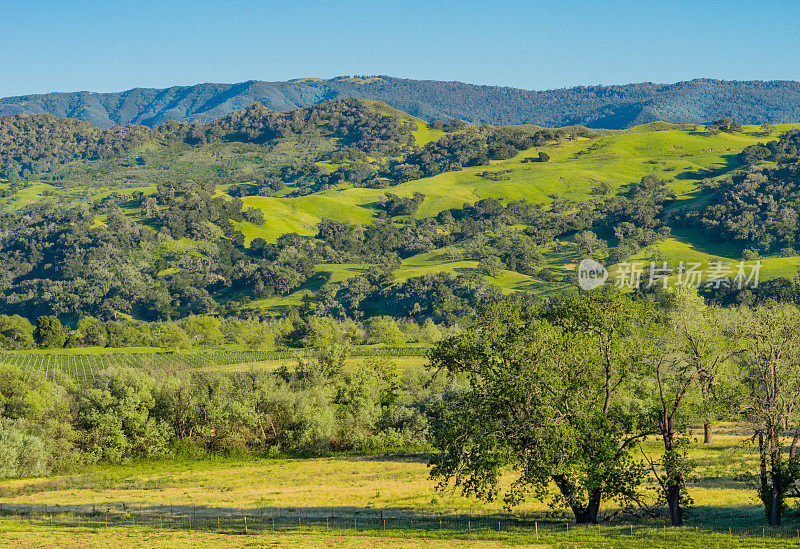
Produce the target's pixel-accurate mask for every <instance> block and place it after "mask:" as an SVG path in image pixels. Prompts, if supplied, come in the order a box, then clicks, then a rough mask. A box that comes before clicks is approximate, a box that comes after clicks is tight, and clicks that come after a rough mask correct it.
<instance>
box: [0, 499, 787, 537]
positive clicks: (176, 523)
mask: <svg viewBox="0 0 800 549" xmlns="http://www.w3.org/2000/svg"><path fill="white" fill-rule="evenodd" d="M76 507H77V508H70V507H60V506H55V507H53V506H50V507H49V508H48V506H44V505H27V506H20V507H8V506H2V505H0V520H2V521H14V522H27V523H29V524H31V525H36V526H44V527H52V528H59V529H63V528H91V529H98V528H113V527H142V528H152V529H155V530H165V531H167V530H173V531H193V530H194V531H203V532H214V533H223V534H234V533H238V534H242V533H252V534H258V533H268V532H293V531H327V530H336V531H338V532H342V531H351V532H370V533H379V532H381V531H403V532H418V533H425V532H443V533H451V534H452V533H459V534H470V533H476V534H480V533H488V532H497V533H503V532H506V533H507V532H524V533H526V534H528V535H529V536H534V537H535V538H536V539H537V540H541V541H545V542H546V541H575V542H580V541H590V540H592V539H598V540H600V539H606V540H607V539H609V537H612V538H628V539H637V540H640V541H645V540H648V539H649V540H652V541H662V540H663V541H667V542H669V541H671V540H672V541H678V540H685V539H686V537H687V536H693V535H695V536H696V535H699V534H706V535H708V534H713V535H717V536H729V537H739V538H752V539H755V538H763V539H773V540H784V541H787V542H788V541H789V540H793V541H795V542H796V543H798V544H800V528H798V526H797V525H789V526H781V527H768V526H763V527H752V526H743V527H735V526H731V527H713V526H684V527H680V528H673V527H668V526H667V525H666V524H653V523H646V524H634V523H628V524H624V523H622V524H596V525H582V526H576V525H575V524H574V523H570V522H567V521H557V520H534V519H527V518H521V517H515V516H505V515H481V516H474V515H421V514H418V515H415V514H409V513H402V512H401V513H398V512H397V511H396V510H391V511H389V510H386V511H383V510H379V509H369V510H366V511H365V510H362V511H359V512H341V511H339V510H331V511H330V512H326V511H320V510H310V511H309V510H306V509H302V508H281V509H276V508H272V507H271V508H256V509H246V510H242V509H229V508H224V509H213V508H207V507H191V506H181V507H180V508H177V509H176V508H174V507H170V506H157V507H148V508H147V509H146V510H136V509H122V510H120V509H118V508H114V509H112V508H106V507H101V506H91V505H90V506H86V505H82V506H76ZM90 507H91V509H89V508H90Z"/></svg>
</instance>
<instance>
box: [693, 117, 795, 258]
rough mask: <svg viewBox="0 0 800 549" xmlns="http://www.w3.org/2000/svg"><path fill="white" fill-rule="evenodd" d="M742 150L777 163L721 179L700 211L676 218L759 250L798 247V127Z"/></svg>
mask: <svg viewBox="0 0 800 549" xmlns="http://www.w3.org/2000/svg"><path fill="white" fill-rule="evenodd" d="M742 155H743V157H744V159H745V161H746V162H758V161H761V160H775V161H777V162H778V165H777V166H771V167H756V166H754V167H752V168H751V169H750V170H749V171H747V172H744V173H740V174H736V175H734V176H732V177H730V178H728V179H727V180H724V181H722V182H721V183H719V184H718V186H717V187H716V188H715V190H716V192H715V193H714V195H713V196H712V197H711V199H710V200H709V203H708V205H707V206H706V207H705V208H704V209H703V210H700V211H689V212H685V213H684V214H683V216H682V217H681V218H680V219H681V220H682V221H683V222H684V223H687V224H690V225H693V226H698V227H701V228H702V229H703V230H705V231H707V232H708V234H709V235H710V236H711V237H712V238H713V239H715V240H718V241H730V240H735V241H739V242H741V243H743V244H746V245H748V246H750V247H752V248H756V249H759V250H760V251H762V252H770V251H772V250H775V249H778V250H780V249H784V248H787V249H798V248H800V233H798V224H797V220H798V215H799V214H800V132H798V131H792V132H787V133H785V134H783V135H782V136H781V138H780V139H779V140H777V141H772V142H770V143H768V144H766V145H753V146H752V147H748V148H746V149H745V150H744V152H743V153H742Z"/></svg>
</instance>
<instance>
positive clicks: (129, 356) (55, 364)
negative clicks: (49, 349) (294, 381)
mask: <svg viewBox="0 0 800 549" xmlns="http://www.w3.org/2000/svg"><path fill="white" fill-rule="evenodd" d="M323 352H325V349H322V348H314V349H299V350H283V351H258V350H250V351H241V350H203V351H188V352H162V353H158V352H152V353H95V354H57V353H9V352H4V353H0V362H2V363H5V364H12V365H14V366H17V367H19V368H20V369H21V370H22V371H24V372H25V371H37V372H41V373H43V374H44V376H45V377H47V378H48V379H50V380H53V381H64V380H71V381H74V382H77V383H89V382H91V381H92V380H93V379H94V378H95V376H96V375H97V374H98V373H99V372H100V371H101V370H104V369H106V368H108V367H110V366H129V367H134V368H142V367H151V368H175V367H178V368H198V369H202V368H207V367H212V366H229V365H234V364H258V363H263V362H272V361H279V360H293V359H294V360H296V359H301V358H304V359H311V358H315V357H318V356H320V354H322V353H323ZM427 352H428V348H427V347H392V348H389V347H354V348H352V349H350V351H349V354H350V356H351V357H353V358H369V357H378V356H392V357H422V356H425V355H426V353H427Z"/></svg>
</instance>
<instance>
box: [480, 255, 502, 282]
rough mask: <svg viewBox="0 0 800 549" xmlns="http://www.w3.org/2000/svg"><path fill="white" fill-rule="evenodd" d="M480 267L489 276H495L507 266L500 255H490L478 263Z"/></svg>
mask: <svg viewBox="0 0 800 549" xmlns="http://www.w3.org/2000/svg"><path fill="white" fill-rule="evenodd" d="M478 268H479V269H480V270H481V271H482V272H483V273H484V274H486V275H487V276H491V277H492V278H494V277H496V276H497V275H499V274H500V273H501V272H503V269H505V268H506V266H505V265H504V264H503V262H502V261H501V260H500V258H499V257H497V256H494V255H490V256H486V257H484V258H483V259H481V260H480V262H479V263H478Z"/></svg>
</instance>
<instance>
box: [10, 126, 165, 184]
mask: <svg viewBox="0 0 800 549" xmlns="http://www.w3.org/2000/svg"><path fill="white" fill-rule="evenodd" d="M153 134H154V131H153V130H151V129H149V128H145V127H142V126H134V127H129V128H122V127H118V126H117V127H113V128H111V129H107V130H104V129H99V128H96V127H94V126H92V125H91V124H88V123H86V122H81V121H79V120H74V119H71V118H58V117H55V116H53V115H51V114H37V115H33V116H21V115H13V116H0V177H3V178H6V179H10V180H16V179H18V178H28V177H30V176H31V175H32V174H36V173H41V172H44V171H47V170H49V169H50V168H52V167H53V166H55V165H58V164H60V163H63V162H68V161H72V160H97V159H104V158H111V157H114V156H120V155H122V154H125V153H127V152H129V151H130V150H131V149H133V148H134V147H135V146H137V145H139V144H141V143H143V142H144V141H145V140H147V139H149V138H151V137H152V136H153Z"/></svg>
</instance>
